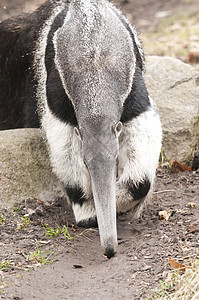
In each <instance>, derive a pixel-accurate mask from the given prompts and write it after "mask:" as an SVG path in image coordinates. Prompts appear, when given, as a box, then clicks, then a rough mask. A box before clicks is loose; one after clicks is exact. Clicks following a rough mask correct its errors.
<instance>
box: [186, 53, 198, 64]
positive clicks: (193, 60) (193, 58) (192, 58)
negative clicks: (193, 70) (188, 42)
mask: <svg viewBox="0 0 199 300" xmlns="http://www.w3.org/2000/svg"><path fill="white" fill-rule="evenodd" d="M186 61H187V63H189V64H197V63H199V52H189V54H188V56H187V59H186Z"/></svg>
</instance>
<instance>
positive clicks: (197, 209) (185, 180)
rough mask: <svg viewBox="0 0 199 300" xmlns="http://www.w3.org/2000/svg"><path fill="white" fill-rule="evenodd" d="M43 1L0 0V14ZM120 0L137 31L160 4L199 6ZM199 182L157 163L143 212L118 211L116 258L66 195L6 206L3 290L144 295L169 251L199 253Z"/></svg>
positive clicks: (18, 295)
mask: <svg viewBox="0 0 199 300" xmlns="http://www.w3.org/2000/svg"><path fill="white" fill-rule="evenodd" d="M42 2H43V1H41V0H32V1H29V0H28V1H25V0H1V4H0V8H1V11H0V20H3V19H5V18H7V17H8V16H15V15H17V14H19V13H20V12H22V11H32V10H33V9H35V8H36V7H37V6H38V5H39V4H40V3H42ZM179 2H180V4H179ZM116 3H117V4H118V6H119V7H120V8H121V9H122V10H123V11H124V12H125V13H126V14H127V15H128V16H129V18H130V19H132V20H134V23H135V24H136V27H137V28H138V29H139V31H146V30H147V31H150V30H154V28H155V27H156V26H157V23H158V20H159V19H158V18H157V17H154V16H155V15H156V14H157V13H158V12H160V11H178V10H186V11H189V13H190V14H192V13H194V12H195V10H196V9H198V10H199V4H198V0H196V1H185V0H184V1H178V0H169V1H158V0H150V1H148V0H123V1H120V0H117V1H116ZM198 182H199V171H195V172H188V171H187V172H183V173H178V174H171V173H170V171H169V170H167V169H159V170H158V171H157V179H156V184H155V188H154V193H153V195H152V200H151V201H150V202H149V203H148V205H147V206H146V207H145V209H144V212H143V216H142V218H140V219H138V220H133V219H132V215H131V212H129V213H127V214H123V215H121V216H119V217H118V243H119V245H118V252H117V255H116V256H115V257H114V258H112V259H110V260H108V259H107V258H106V257H104V256H103V255H102V250H101V247H100V241H99V233H98V230H96V229H86V230H84V229H81V228H77V227H76V226H75V221H74V217H73V214H72V211H71V208H70V207H69V206H68V204H67V203H66V199H64V198H58V199H54V200H53V201H48V202H45V203H43V202H41V201H40V200H39V199H35V201H34V202H33V201H30V200H28V199H27V200H26V202H25V203H19V205H18V206H17V205H16V206H15V207H14V208H13V210H12V211H6V210H1V213H0V231H1V236H0V262H1V263H2V262H3V261H5V262H7V265H6V264H5V265H0V266H1V268H0V270H1V271H0V298H1V299H18V300H21V299H24V300H26V299H30V300H31V299H38V300H39V299H41V300H46V299H49V300H50V299H53V300H54V299H74V300H76V299H97V300H98V299H99V300H100V299H114V300H117V299H125V300H126V299H145V298H146V297H147V295H148V294H150V293H152V292H153V290H154V289H155V288H156V287H157V286H158V285H159V281H160V280H164V279H165V278H166V277H167V275H168V272H169V270H170V269H171V266H170V264H169V259H171V258H172V259H174V260H175V261H177V262H180V263H183V264H184V265H187V266H188V265H189V264H190V262H191V260H192V259H193V258H196V257H199V252H198V249H199V233H198V231H197V228H196V226H194V222H196V221H198V220H199V189H198ZM164 210H168V211H169V212H170V213H171V215H170V217H169V219H168V220H167V221H162V220H160V218H159V215H158V214H159V212H160V211H164ZM55 224H57V225H55ZM47 226H48V228H49V230H48V228H47ZM64 226H65V227H64ZM50 228H54V236H52V235H53V231H52V229H50ZM194 228H195V229H194ZM61 229H64V230H63V231H64V232H61ZM67 230H68V231H67ZM64 233H65V236H64ZM50 234H51V235H50Z"/></svg>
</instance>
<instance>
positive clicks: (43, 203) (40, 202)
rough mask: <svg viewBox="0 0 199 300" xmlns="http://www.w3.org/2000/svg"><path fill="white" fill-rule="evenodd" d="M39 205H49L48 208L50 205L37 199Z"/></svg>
mask: <svg viewBox="0 0 199 300" xmlns="http://www.w3.org/2000/svg"><path fill="white" fill-rule="evenodd" d="M37 203H39V204H42V205H47V206H48V204H46V203H45V202H43V201H41V200H39V199H37Z"/></svg>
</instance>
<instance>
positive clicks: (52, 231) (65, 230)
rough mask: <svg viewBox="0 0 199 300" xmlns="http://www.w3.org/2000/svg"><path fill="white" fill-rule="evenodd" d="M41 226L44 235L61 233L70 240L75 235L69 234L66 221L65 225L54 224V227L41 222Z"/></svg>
mask: <svg viewBox="0 0 199 300" xmlns="http://www.w3.org/2000/svg"><path fill="white" fill-rule="evenodd" d="M43 227H44V229H45V235H48V236H49V237H50V238H52V237H56V236H58V235H63V236H64V238H65V239H68V240H72V239H74V238H75V237H77V235H75V236H71V234H70V232H69V230H68V223H67V226H66V225H63V226H62V227H60V226H59V225H57V224H55V228H52V227H50V226H48V225H46V224H43Z"/></svg>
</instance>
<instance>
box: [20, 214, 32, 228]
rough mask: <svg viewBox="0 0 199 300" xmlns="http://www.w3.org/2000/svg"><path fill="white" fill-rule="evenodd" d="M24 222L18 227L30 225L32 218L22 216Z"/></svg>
mask: <svg viewBox="0 0 199 300" xmlns="http://www.w3.org/2000/svg"><path fill="white" fill-rule="evenodd" d="M20 219H21V221H22V223H20V224H19V226H18V229H19V230H23V229H25V228H27V227H28V226H29V225H30V218H29V217H28V216H24V217H20Z"/></svg>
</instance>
